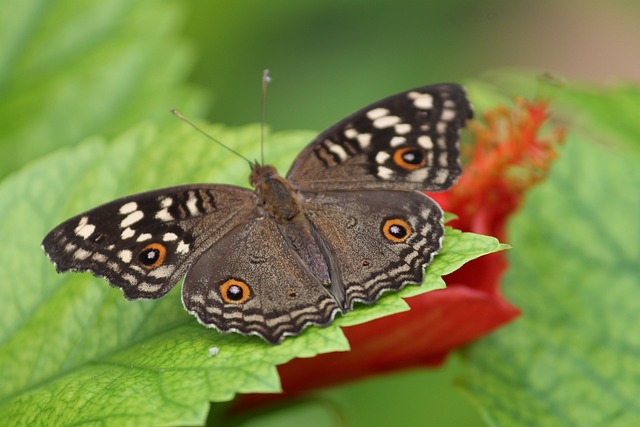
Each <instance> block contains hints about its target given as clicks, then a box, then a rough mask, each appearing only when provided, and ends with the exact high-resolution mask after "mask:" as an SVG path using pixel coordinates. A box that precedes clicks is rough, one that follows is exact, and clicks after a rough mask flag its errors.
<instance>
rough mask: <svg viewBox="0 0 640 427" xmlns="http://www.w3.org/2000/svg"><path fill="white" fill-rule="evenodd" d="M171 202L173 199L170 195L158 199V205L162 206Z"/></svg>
mask: <svg viewBox="0 0 640 427" xmlns="http://www.w3.org/2000/svg"><path fill="white" fill-rule="evenodd" d="M172 204H173V199H172V198H171V197H165V198H164V199H162V200H160V206H161V207H163V208H168V207H169V206H171V205H172Z"/></svg>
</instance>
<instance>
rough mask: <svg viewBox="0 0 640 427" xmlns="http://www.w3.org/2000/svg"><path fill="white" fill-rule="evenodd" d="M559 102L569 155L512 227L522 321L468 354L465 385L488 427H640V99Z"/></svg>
mask: <svg viewBox="0 0 640 427" xmlns="http://www.w3.org/2000/svg"><path fill="white" fill-rule="evenodd" d="M561 91H565V92H564V93H559V94H558V95H557V97H556V99H557V100H558V102H559V103H561V105H570V106H572V107H573V108H574V110H573V111H572V114H571V115H569V116H566V117H565V119H566V118H567V117H568V118H570V121H571V122H572V123H573V124H574V127H573V128H571V129H570V137H569V139H568V142H567V146H566V147H565V148H564V149H563V150H562V152H561V158H560V160H559V162H558V163H557V165H556V166H555V168H554V169H553V171H552V174H551V176H550V178H549V180H548V181H547V182H546V183H545V184H544V185H542V186H540V187H539V188H536V189H534V190H533V191H532V192H531V193H530V194H529V195H528V198H527V202H526V206H525V208H524V210H523V211H522V213H521V214H519V215H518V216H517V217H516V218H514V220H513V222H512V223H511V226H510V233H511V236H512V238H511V242H512V244H513V246H514V248H515V249H514V250H513V251H511V252H510V254H509V255H510V256H509V258H510V262H511V266H510V269H509V273H508V274H507V277H506V279H505V283H504V291H505V293H506V294H507V297H508V298H509V299H510V300H511V301H512V302H514V303H515V304H516V305H517V306H519V307H521V308H522V310H523V316H522V317H521V318H520V319H519V320H518V321H516V322H515V323H514V324H512V325H510V326H508V327H506V328H504V329H503V330H501V331H499V332H498V333H496V334H494V335H493V336H491V337H489V338H488V339H486V340H482V341H480V342H478V343H477V344H474V345H473V346H472V347H471V348H470V350H469V351H468V352H467V360H468V363H469V366H470V370H471V374H470V375H469V376H468V377H466V378H465V379H464V381H463V382H462V384H463V388H464V389H465V390H466V391H467V393H469V395H470V396H472V398H473V400H474V401H475V402H476V403H477V404H478V406H479V408H480V410H481V412H482V413H483V414H484V416H485V418H486V419H487V420H488V421H489V423H490V424H491V425H500V426H532V425H539V426H576V425H580V426H591V425H607V426H614V425H615V426H630V425H637V424H638V422H639V421H640V401H639V400H638V396H639V395H640V340H638V334H637V330H636V328H637V326H638V324H640V310H639V307H640V306H639V305H638V304H639V302H640V287H639V284H640V282H639V280H640V279H639V278H640V245H639V244H638V242H639V241H640V222H639V221H638V218H640V191H639V189H640V156H638V154H637V153H638V150H637V146H638V144H637V141H638V138H639V136H640V124H639V122H638V120H637V113H638V111H637V108H636V106H638V105H640V97H639V96H638V93H639V92H638V88H637V87H636V88H631V90H624V88H617V89H614V90H611V91H610V92H605V91H603V90H593V89H592V90H589V91H583V90H576V88H575V87H571V88H570V89H561ZM597 93H600V95H599V96H597V95H596V94H597ZM614 100H618V101H621V102H615V101H614ZM632 117H634V119H633V120H631V118H632ZM571 118H573V119H572V120H571ZM576 118H577V119H576ZM585 118H589V120H585ZM614 128H615V132H613V131H611V130H612V129H614ZM594 140H595V141H594ZM632 141H633V143H630V142H632Z"/></svg>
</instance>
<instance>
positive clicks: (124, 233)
mask: <svg viewBox="0 0 640 427" xmlns="http://www.w3.org/2000/svg"><path fill="white" fill-rule="evenodd" d="M135 235H136V232H135V231H133V229H131V228H130V227H127V228H125V229H124V230H122V233H121V234H120V238H121V239H123V240H124V239H129V238H131V237H133V236H135Z"/></svg>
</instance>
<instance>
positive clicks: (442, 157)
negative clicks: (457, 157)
mask: <svg viewBox="0 0 640 427" xmlns="http://www.w3.org/2000/svg"><path fill="white" fill-rule="evenodd" d="M438 163H439V164H440V166H444V167H446V166H447V165H448V164H449V160H448V159H447V153H446V152H442V153H440V155H439V156H438Z"/></svg>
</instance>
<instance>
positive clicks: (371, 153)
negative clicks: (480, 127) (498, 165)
mask: <svg viewBox="0 0 640 427" xmlns="http://www.w3.org/2000/svg"><path fill="white" fill-rule="evenodd" d="M471 116H472V110H471V106H470V104H469V101H468V100H467V98H466V95H465V91H464V88H463V87H462V86H459V85H456V84H440V85H433V86H425V87H421V88H416V89H413V90H409V91H406V92H403V93H400V94H397V95H394V96H391V97H389V98H386V99H383V100H381V101H378V102H376V103H374V104H371V105H369V106H368V107H365V108H363V109H361V110H360V111H358V112H356V113H354V114H352V115H350V116H348V117H347V118H345V119H343V120H341V121H340V122H338V123H336V124H335V125H333V126H332V127H330V128H329V129H327V130H326V131H324V132H323V133H321V134H320V135H319V136H318V137H317V138H316V139H315V140H314V141H313V142H312V143H311V144H309V145H308V146H307V147H306V148H305V149H304V150H303V151H302V153H300V155H299V156H298V157H297V158H296V160H295V162H294V163H293V165H292V166H291V169H290V170H289V173H288V174H287V178H288V179H289V180H290V181H292V182H293V183H295V184H296V185H298V186H299V187H301V188H304V189H309V190H315V189H323V190H347V189H354V188H359V189H397V190H400V189H405V190H419V191H438V190H444V189H447V188H449V187H450V186H451V184H453V183H454V182H455V180H456V179H457V178H458V176H459V174H460V171H461V167H460V162H459V149H458V141H459V137H460V131H461V129H462V128H463V126H464V124H465V122H466V121H467V120H468V119H469V118H471Z"/></svg>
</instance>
